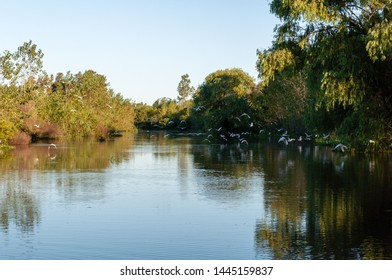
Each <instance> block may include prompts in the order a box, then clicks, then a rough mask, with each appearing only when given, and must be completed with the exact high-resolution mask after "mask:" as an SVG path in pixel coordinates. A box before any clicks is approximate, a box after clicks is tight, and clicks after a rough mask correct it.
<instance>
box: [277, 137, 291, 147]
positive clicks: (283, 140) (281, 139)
mask: <svg viewBox="0 0 392 280" xmlns="http://www.w3.org/2000/svg"><path fill="white" fill-rule="evenodd" d="M280 142H283V143H285V144H286V145H288V144H289V142H288V141H287V139H286V137H284V136H282V137H280V138H279V141H278V143H280Z"/></svg>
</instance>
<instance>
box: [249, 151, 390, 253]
mask: <svg viewBox="0 0 392 280" xmlns="http://www.w3.org/2000/svg"><path fill="white" fill-rule="evenodd" d="M307 149H309V150H308V151H307V152H304V153H298V152H297V151H294V150H291V149H288V150H283V151H282V150H273V149H267V150H266V160H265V162H266V163H265V165H264V166H265V178H266V180H265V185H264V193H265V205H266V215H265V216H264V217H263V218H262V219H260V221H258V223H257V226H256V230H255V242H256V248H257V251H258V254H259V255H260V256H263V255H265V254H266V252H267V253H269V254H271V257H272V258H274V259H390V258H392V248H391V241H392V240H391V236H392V235H391V233H392V231H391V229H392V228H391V213H390V212H391V209H392V185H391V176H390V175H389V174H391V165H390V160H389V158H388V157H381V156H380V157H377V158H368V157H365V156H363V157H360V156H356V157H354V156H348V155H340V154H334V153H331V152H330V149H328V148H318V147H314V148H312V149H311V148H310V147H308V148H307Z"/></svg>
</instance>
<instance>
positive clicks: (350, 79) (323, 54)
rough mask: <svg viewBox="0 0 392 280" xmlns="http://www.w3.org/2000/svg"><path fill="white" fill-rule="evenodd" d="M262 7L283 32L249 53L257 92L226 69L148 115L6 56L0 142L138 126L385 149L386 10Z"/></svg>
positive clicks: (92, 85) (30, 53) (389, 47)
mask: <svg viewBox="0 0 392 280" xmlns="http://www.w3.org/2000/svg"><path fill="white" fill-rule="evenodd" d="M270 7H271V12H272V13H274V14H275V15H276V16H277V17H279V19H280V20H281V24H280V25H278V26H277V27H276V29H275V39H274V41H273V42H272V45H271V47H270V48H268V49H265V50H258V52H257V61H256V65H257V66H256V67H257V70H258V72H259V78H260V80H259V82H258V83H256V81H255V80H254V79H253V78H252V77H250V76H249V75H248V74H247V73H245V72H244V71H242V70H241V69H238V68H233V69H224V70H217V71H216V72H214V73H211V74H210V75H208V76H207V77H206V78H205V80H204V82H203V83H202V84H201V85H199V86H198V87H197V88H196V89H195V88H194V87H192V86H191V80H190V77H189V75H187V74H185V75H183V76H182V77H181V80H180V82H179V85H178V88H177V91H178V98H177V99H170V98H160V99H158V100H157V101H156V102H155V103H154V104H153V105H151V106H150V105H147V104H144V103H134V102H131V101H130V100H128V99H123V98H122V96H121V95H120V94H115V93H114V92H113V91H112V90H111V89H110V88H109V87H108V85H107V82H106V79H105V77H104V76H102V75H99V74H97V73H95V72H94V71H86V72H84V73H77V74H71V73H66V74H61V73H59V74H57V75H56V76H55V77H54V76H52V75H47V74H46V73H45V72H44V71H43V70H42V57H43V54H42V52H41V51H40V50H38V49H37V47H36V46H35V45H33V44H32V43H31V42H28V43H25V44H24V45H23V46H22V47H20V48H19V49H18V50H17V51H16V52H15V53H10V52H8V51H6V52H4V53H3V55H1V56H0V71H1V72H0V78H1V79H2V83H1V85H0V103H1V107H0V141H2V143H11V144H12V143H18V142H20V140H21V139H22V140H23V139H24V138H26V139H27V140H26V141H30V140H29V139H30V138H42V137H58V136H67V137H85V136H90V135H93V136H96V137H98V138H101V139H104V138H105V137H107V135H108V133H110V132H113V131H115V130H116V129H132V128H133V127H134V126H136V127H138V128H142V129H177V130H187V129H204V130H207V129H212V128H215V129H220V130H222V131H221V132H220V134H223V135H225V133H226V135H227V134H228V133H236V132H240V131H246V132H253V133H261V132H262V133H275V134H278V132H279V133H280V132H281V131H283V132H284V131H286V130H287V131H288V133H289V134H290V137H296V139H298V138H297V137H300V136H301V135H310V134H311V135H313V138H312V141H320V142H323V141H324V140H326V141H327V142H329V143H337V142H342V143H345V144H346V145H349V146H350V149H351V150H360V151H364V150H381V149H383V150H387V149H390V148H391V143H392V110H391V109H392V106H391V93H392V83H391V80H392V43H391V42H392V11H391V10H392V2H391V1H390V0H370V1H319V0H317V1H316V0H314V1H306V3H305V2H304V1H300V0H290V1H280V0H273V1H271V3H270ZM305 133H306V134H305ZM315 135H318V137H314V136H315ZM299 139H300V138H299ZM22 142H23V141H22ZM0 144H1V143H0Z"/></svg>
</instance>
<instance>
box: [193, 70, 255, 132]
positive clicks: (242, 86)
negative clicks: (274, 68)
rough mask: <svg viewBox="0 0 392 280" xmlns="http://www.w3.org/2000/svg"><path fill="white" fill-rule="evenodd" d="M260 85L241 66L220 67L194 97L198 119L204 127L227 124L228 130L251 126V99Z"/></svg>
mask: <svg viewBox="0 0 392 280" xmlns="http://www.w3.org/2000/svg"><path fill="white" fill-rule="evenodd" d="M255 88H256V85H255V82H254V79H253V78H252V77H250V76H249V74H247V73H245V72H244V71H243V70H241V69H238V68H233V69H226V70H218V71H216V72H214V73H212V74H210V75H208V76H207V77H206V78H205V81H204V82H203V84H202V85H201V86H200V87H199V88H198V89H197V91H196V93H195V96H194V107H196V108H197V107H198V108H200V110H194V112H193V114H194V118H195V119H198V120H199V121H201V122H202V123H203V124H204V126H223V127H224V128H225V129H240V128H241V127H245V126H246V127H249V124H250V119H249V118H248V117H245V118H244V119H243V120H244V121H243V122H241V121H239V120H238V119H237V118H238V117H239V116H240V115H241V114H243V113H246V114H248V115H252V113H251V107H250V101H251V95H252V94H253V93H254V91H255Z"/></svg>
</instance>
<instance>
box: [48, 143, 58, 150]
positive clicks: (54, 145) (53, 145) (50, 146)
mask: <svg viewBox="0 0 392 280" xmlns="http://www.w3.org/2000/svg"><path fill="white" fill-rule="evenodd" d="M52 147H53V148H55V149H57V146H56V144H53V143H51V144H50V145H49V147H48V150H50V149H51V148H52Z"/></svg>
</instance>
